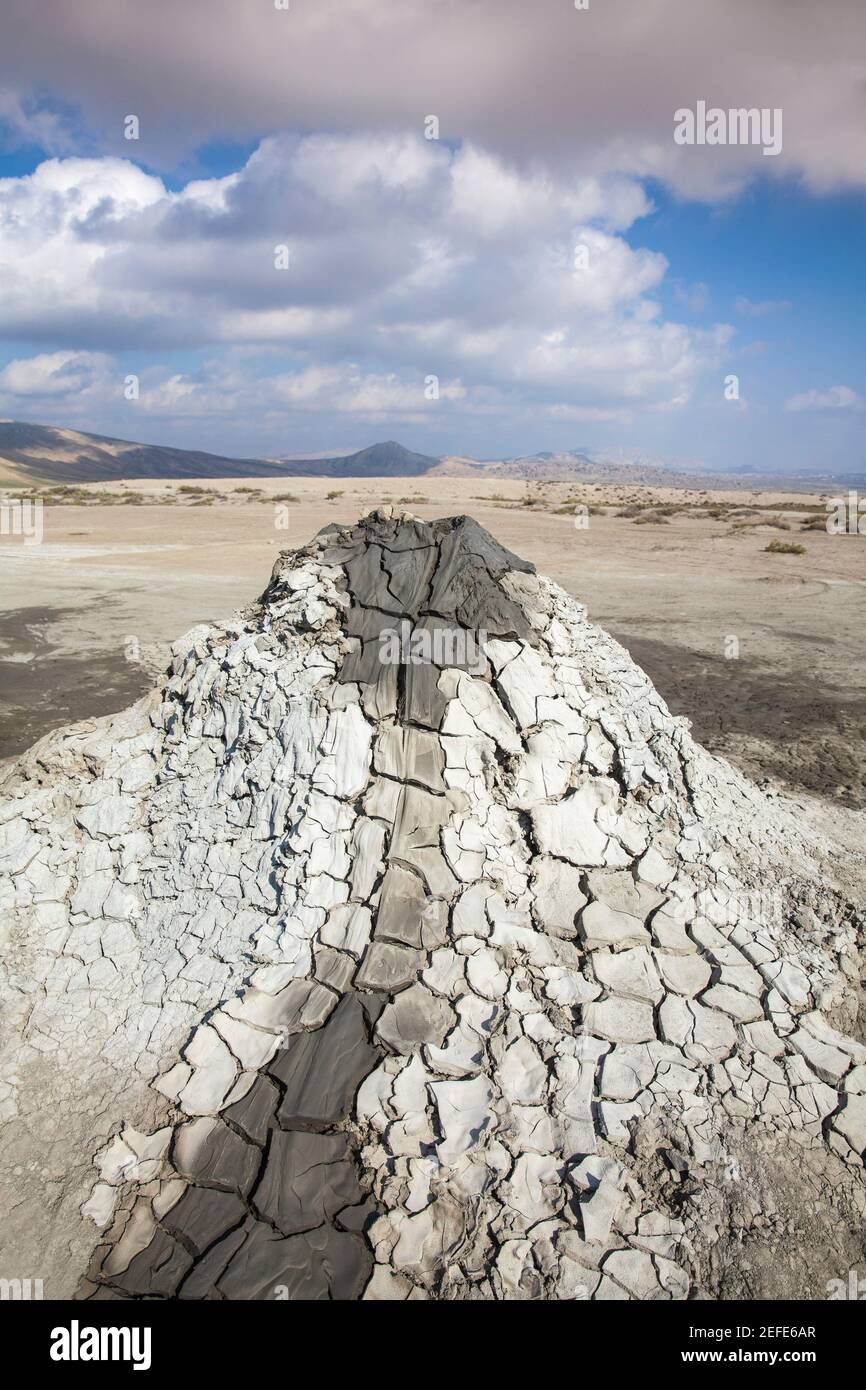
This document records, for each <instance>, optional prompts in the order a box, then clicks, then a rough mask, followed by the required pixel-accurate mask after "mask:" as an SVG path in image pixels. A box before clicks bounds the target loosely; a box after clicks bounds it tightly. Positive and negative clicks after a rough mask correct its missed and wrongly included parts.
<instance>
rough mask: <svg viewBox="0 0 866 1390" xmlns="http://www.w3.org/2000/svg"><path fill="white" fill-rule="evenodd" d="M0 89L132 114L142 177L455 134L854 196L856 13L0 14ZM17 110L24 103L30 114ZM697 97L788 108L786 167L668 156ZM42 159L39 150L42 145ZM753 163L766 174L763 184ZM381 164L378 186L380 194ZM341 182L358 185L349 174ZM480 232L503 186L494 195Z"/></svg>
mask: <svg viewBox="0 0 866 1390" xmlns="http://www.w3.org/2000/svg"><path fill="white" fill-rule="evenodd" d="M4 23H5V28H6V32H7V33H8V34H12V35H14V41H12V42H8V43H7V44H5V45H4V46H3V50H2V51H0V82H4V83H5V85H6V86H7V87H8V90H9V92H10V94H11V97H10V100H13V101H14V102H17V103H18V106H19V108H20V109H21V110H22V111H23V110H25V108H26V110H28V111H29V112H30V115H29V117H27V119H29V120H30V121H32V120H33V113H32V97H33V94H34V93H35V92H37V91H45V90H50V91H52V92H53V93H54V94H56V97H57V99H58V101H59V102H61V103H66V104H68V105H69V106H70V107H71V108H73V109H74V110H75V111H76V112H80V114H81V118H82V119H83V120H84V122H85V123H86V124H87V125H88V127H89V129H90V130H91V131H92V133H93V138H94V140H96V141H98V142H99V144H100V148H102V149H108V150H110V151H111V152H113V153H119V152H121V151H123V150H124V149H125V146H124V143H123V139H122V120H123V115H124V114H125V113H128V112H131V113H135V114H137V115H138V116H139V118H140V121H141V139H142V150H143V151H145V150H146V158H147V159H148V162H150V163H153V162H158V161H159V160H160V159H164V160H165V161H166V162H167V163H173V162H174V161H175V160H176V158H177V156H178V155H183V154H189V153H190V152H191V151H192V150H194V149H195V148H196V147H197V146H199V145H200V144H202V143H203V142H205V141H208V140H213V139H217V138H220V137H222V136H224V134H225V132H226V131H231V132H232V133H233V135H234V136H235V137H236V138H238V139H241V140H254V139H256V138H258V137H260V136H261V135H262V133H264V132H267V131H274V130H279V129H294V130H310V129H318V130H331V131H335V132H340V131H346V130H359V129H366V130H377V129H388V130H390V131H392V132H393V131H399V132H405V131H407V130H409V131H412V132H415V133H418V134H420V133H421V132H422V129H423V123H424V120H425V117H426V116H427V115H428V114H435V115H436V116H438V118H439V121H440V128H441V136H442V139H443V141H446V140H447V141H458V142H459V141H463V140H468V141H470V142H471V143H472V144H474V145H476V146H480V147H483V148H485V149H488V150H495V151H496V152H498V153H499V154H504V155H505V156H506V157H508V158H509V159H516V160H518V161H521V162H523V163H525V164H527V165H528V164H529V163H531V162H532V161H534V160H538V159H543V160H545V161H547V162H553V164H558V165H559V166H560V167H563V168H566V167H568V168H570V169H571V170H572V171H574V170H580V171H582V172H584V173H585V172H587V171H588V170H592V169H603V170H605V171H606V172H610V171H612V170H619V171H620V172H622V173H625V174H638V175H641V176H642V175H651V176H654V177H658V178H661V179H664V180H666V181H668V182H669V183H670V184H671V185H672V186H673V187H675V188H676V189H678V190H679V191H680V192H686V193H696V194H698V195H700V196H706V197H709V198H714V197H719V196H726V195H727V194H728V193H730V192H731V191H733V190H736V189H737V188H738V187H741V186H742V184H743V182H744V181H745V180H747V179H748V178H749V177H751V176H753V175H755V174H756V173H759V174H760V175H762V176H765V177H766V176H769V177H780V176H781V177H789V176H791V175H794V176H802V177H803V178H804V179H805V180H806V181H807V183H808V184H809V185H810V186H811V187H812V188H817V189H822V190H823V189H830V188H843V187H851V186H853V187H860V188H862V187H863V185H864V182H866V90H864V84H863V65H862V54H863V52H864V50H866V7H864V5H863V4H862V0H825V3H824V4H814V3H813V4H808V5H807V4H799V5H797V6H796V14H795V15H792V6H791V0H761V3H760V4H756V3H755V0H725V3H722V0H640V3H636V2H635V0H603V3H601V0H599V3H593V4H592V6H591V8H590V9H589V10H588V11H586V12H580V11H576V10H575V8H574V6H573V5H571V4H570V3H568V0H547V3H542V2H541V0H536V3H535V4H527V2H526V0H473V3H472V4H471V5H470V4H467V3H466V0H437V3H436V4H431V3H429V0H315V3H314V4H313V3H309V4H302V3H294V4H292V6H291V9H290V10H288V11H278V10H276V9H275V7H274V6H273V4H272V3H270V0H261V3H259V4H257V5H251V4H238V2H237V0H184V3H183V4H182V5H179V4H177V0H148V3H147V4H131V3H128V4H118V3H117V0H87V3H86V4H65V5H58V6H54V7H53V8H52V14H51V22H50V24H49V23H46V22H45V19H44V15H43V13H42V11H41V9H40V7H39V6H38V5H33V3H32V0H5V5H4ZM28 98H29V99H30V102H31V105H30V106H29V107H27V100H28ZM698 99H704V100H707V101H708V102H709V103H710V104H711V105H719V106H721V107H723V108H725V109H728V108H732V107H742V106H745V107H759V108H760V107H768V108H782V109H783V111H784V130H785V141H784V149H783V151H782V153H781V155H780V156H779V157H778V158H777V159H774V160H766V159H763V158H762V155H761V151H760V149H759V148H757V147H725V148H720V147H716V148H706V147H704V148H695V147H692V148H684V147H678V146H676V145H675V144H674V141H673V113H674V111H675V110H676V109H677V108H678V107H681V106H683V105H687V106H693V105H694V103H695V102H696V101H697V100H698ZM52 148H53V147H52ZM768 165H771V166H772V168H769V169H768V167H767V166H768ZM389 173H390V170H389V169H388V168H387V167H384V168H383V169H382V171H381V176H382V177H383V179H385V180H387V179H388V177H389ZM345 176H346V179H347V180H348V183H349V185H351V183H352V180H353V178H354V172H353V170H352V169H347V170H346V171H345ZM489 191H490V193H491V195H492V201H491V203H490V205H489V206H488V205H485V208H484V215H485V216H488V215H489V216H491V217H495V216H496V215H497V210H501V209H502V207H503V206H504V207H506V208H507V206H508V204H509V198H510V193H509V189H508V187H507V185H505V184H503V183H501V182H499V183H498V184H497V183H496V182H495V181H493V182H491V184H490V185H489Z"/></svg>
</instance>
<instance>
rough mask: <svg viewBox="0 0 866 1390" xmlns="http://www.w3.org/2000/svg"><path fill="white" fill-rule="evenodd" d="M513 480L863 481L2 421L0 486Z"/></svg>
mask: <svg viewBox="0 0 866 1390" xmlns="http://www.w3.org/2000/svg"><path fill="white" fill-rule="evenodd" d="M437 475H439V476H446V477H455V478H457V477H464V478H469V477H476V478H478V477H482V476H483V477H486V478H512V479H523V480H526V481H536V482H542V481H559V482H574V483H580V482H582V483H626V484H629V483H630V484H634V485H635V486H641V485H642V486H657V487H700V486H704V487H717V488H718V487H723V486H725V484H726V483H728V484H729V485H730V486H731V487H737V488H743V487H745V486H749V487H753V488H758V487H761V486H765V487H766V486H771V485H773V486H776V487H778V486H779V485H780V484H784V486H785V487H787V488H790V489H794V490H801V489H806V488H821V487H826V486H827V485H829V484H834V483H835V484H839V483H846V484H851V485H852V486H853V485H855V484H857V483H858V482H859V483H860V485H862V484H863V482H864V475H863V474H862V473H860V474H858V473H854V472H852V473H846V474H835V475H832V474H819V473H815V474H813V475H808V476H807V475H803V474H799V475H779V474H770V473H767V474H763V473H760V472H757V471H755V470H754V469H743V468H739V469H737V468H732V469H731V470H730V472H727V473H708V472H706V471H704V472H698V471H692V470H687V469H674V468H671V467H669V466H667V465H665V464H663V463H660V462H657V461H656V460H654V459H652V458H650V457H645V456H641V455H637V456H634V455H633V456H631V457H630V458H629V457H624V456H622V455H621V454H619V453H617V454H600V453H594V454H590V453H586V452H583V451H582V450H574V451H564V452H559V453H551V452H549V451H545V452H542V453H537V454H524V455H519V456H517V457H515V458H508V459H485V460H480V459H475V458H471V457H469V456H468V455H460V454H446V455H443V456H441V457H436V456H434V455H432V454H419V453H415V452H414V451H413V450H411V449H406V448H404V446H403V445H402V444H398V443H396V442H395V441H394V440H387V441H385V442H384V443H381V444H371V445H370V446H369V447H368V448H365V449H359V450H357V451H356V452H355V453H350V454H333V455H330V456H328V455H325V456H317V457H312V458H298V457H296V456H295V455H292V454H286V455H281V456H278V457H275V458H266V459H265V458H227V457H225V456H223V455H220V454H210V453H206V452H203V451H201V450H197V449H174V448H171V447H170V446H166V445H162V444H137V443H134V442H132V441H130V440H126V439H113V438H110V437H109V436H106V435H99V434H86V433H83V432H82V431H79V430H69V429H59V428H57V427H55V426H53V425H35V424H28V423H23V422H21V421H16V420H0V481H3V482H6V483H16V482H17V483H19V484H20V483H25V484H27V483H62V482H69V483H83V482H107V481H111V480H119V479H124V480H125V479H129V480H134V479H137V478H167V479H170V478H255V477H326V478H416V477H418V478H420V477H424V476H437Z"/></svg>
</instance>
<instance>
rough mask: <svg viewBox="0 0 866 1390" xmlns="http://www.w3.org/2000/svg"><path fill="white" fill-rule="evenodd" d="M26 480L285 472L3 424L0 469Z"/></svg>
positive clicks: (258, 463)
mask: <svg viewBox="0 0 866 1390" xmlns="http://www.w3.org/2000/svg"><path fill="white" fill-rule="evenodd" d="M4 463H6V464H11V465H12V467H11V468H9V469H7V470H6V471H8V472H9V474H10V475H11V476H14V477H17V478H21V479H22V480H24V481H32V482H52V483H95V482H107V481H109V480H111V479H113V478H260V477H265V476H268V477H279V476H281V475H282V473H283V469H282V468H281V467H280V466H279V465H278V464H275V463H273V462H270V461H268V460H266V459H233V458H225V457H223V456H222V455H220V454H206V453H202V452H200V451H199V450H197V449H172V448H170V447H166V446H165V445H161V444H133V443H131V442H130V441H129V440H128V439H112V438H110V437H109V436H108V435H102V434H83V433H81V432H80V431H78V430H64V429H56V428H55V427H54V426H53V425H29V424H22V423H21V422H20V421H17V420H0V468H2V465H3V464H4Z"/></svg>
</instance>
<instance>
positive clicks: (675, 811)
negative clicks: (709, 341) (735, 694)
mask: <svg viewBox="0 0 866 1390" xmlns="http://www.w3.org/2000/svg"><path fill="white" fill-rule="evenodd" d="M405 624H409V625H410V627H411V630H412V634H413V638H414V637H415V635H416V634H427V635H428V638H429V640H427V642H426V645H425V644H424V643H413V649H414V650H416V651H417V650H424V651H426V652H427V653H430V654H432V658H433V659H430V660H423V661H420V662H419V661H415V660H407V659H405V653H404V651H403V646H402V644H400V643H397V644H396V651H397V656H396V659H389V658H388V657H387V656H386V655H385V653H386V652H388V651H393V650H394V645H395V644H389V643H388V642H387V641H386V642H383V640H382V639H383V634H387V633H393V632H394V631H398V632H400V631H403V630H404V625H405ZM436 634H440V635H441V637H442V640H441V641H437V640H434V639H435V636H436ZM460 634H463V635H464V636H465V638H466V640H465V641H464V642H462V643H461V642H460V641H456V640H455V635H458V636H459V635H460ZM470 639H471V640H470ZM478 646H480V652H481V657H482V659H481V660H480V661H479V651H478V650H477V647H478ZM174 650H175V656H174V663H173V666H172V667H171V669H170V671H169V673H168V674H167V676H166V677H165V679H164V681H163V682H162V683H161V684H160V685H159V687H158V688H157V689H156V690H155V691H154V692H153V693H152V695H151V696H149V697H147V698H145V699H144V700H142V701H140V702H139V703H138V704H137V705H135V706H134V707H132V708H131V709H129V710H127V711H125V712H124V713H122V714H119V715H116V716H113V717H110V718H107V719H103V720H99V721H89V722H87V723H85V724H79V725H76V726H74V727H72V728H69V729H67V730H63V731H60V732H58V733H55V734H52V735H50V736H49V737H48V738H47V739H44V740H43V741H42V742H41V743H39V744H37V745H36V746H35V747H34V748H33V749H31V751H30V752H29V753H28V754H27V755H25V756H24V757H23V758H21V759H20V760H19V761H18V762H17V763H16V764H14V765H13V766H12V767H11V768H10V769H9V770H8V771H7V773H6V776H5V780H4V783H3V786H2V792H3V797H4V801H3V809H2V826H0V835H2V839H0V873H2V880H0V902H2V908H3V920H4V947H3V978H2V984H0V996H2V1014H3V1038H2V1053H0V1121H2V1144H3V1152H4V1161H3V1166H4V1172H5V1173H6V1174H7V1181H6V1185H5V1189H4V1193H3V1199H2V1201H3V1208H4V1216H3V1230H4V1238H3V1240H4V1249H3V1252H2V1256H0V1275H2V1276H4V1277H5V1276H8V1277H10V1278H11V1277H13V1276H18V1277H20V1275H21V1273H22V1272H33V1271H38V1272H39V1273H40V1275H42V1276H43V1277H44V1280H45V1292H46V1296H47V1297H65V1296H69V1295H72V1294H75V1295H76V1296H78V1297H79V1298H82V1299H88V1298H98V1299H106V1298H109V1299H110V1298H128V1297H134V1298H135V1297H157V1298H181V1299H214V1298H216V1299H219V1298H224V1299H281V1298H288V1299H300V1298H334V1299H356V1298H373V1299H407V1298H409V1299H418V1298H444V1299H466V1298H482V1299H515V1298H519V1299H605V1300H610V1299H620V1300H629V1299H639V1300H643V1299H683V1298H687V1297H695V1296H697V1297H711V1298H738V1297H756V1298H785V1297H825V1296H826V1292H825V1291H826V1289H827V1287H828V1284H829V1282H830V1281H832V1280H838V1279H839V1278H840V1277H844V1276H845V1273H846V1271H847V1270H849V1269H850V1268H851V1267H852V1266H854V1265H855V1264H856V1263H857V1262H858V1261H859V1260H862V1258H863V1237H862V1235H861V1234H857V1232H858V1230H859V1231H861V1232H862V1229H863V1216H864V1212H866V1185H864V1173H863V1150H864V1148H866V1047H864V1046H863V1044H862V1042H861V1041H860V1040H859V1037H858V1035H859V1031H860V1028H861V1024H860V1022H859V1021H858V1013H857V987H858V982H859V976H860V973H861V970H862V965H863V961H862V942H863V928H864V925H866V917H864V913H863V910H862V903H863V900H864V895H863V889H864V885H866V865H864V861H863V859H862V857H861V859H860V860H858V861H857V862H856V863H854V864H852V863H851V856H850V853H849V854H848V856H847V857H845V856H843V854H842V852H841V851H840V850H839V849H838V848H837V847H836V846H835V845H834V844H833V843H832V842H831V841H830V840H829V839H824V840H822V839H819V838H817V837H816V836H815V835H814V834H807V833H806V832H805V831H804V830H803V829H802V828H801V826H800V825H799V824H798V821H797V819H796V815H795V814H794V812H793V810H792V809H791V808H790V807H789V806H788V805H787V803H786V802H785V801H784V800H783V799H782V798H781V797H773V796H768V795H766V794H765V793H764V792H762V791H760V790H758V789H757V788H756V787H754V786H753V785H751V784H750V783H749V782H747V781H746V780H745V779H744V778H743V777H742V776H741V775H739V774H738V773H737V772H736V771H734V770H733V769H732V768H731V767H730V766H729V765H728V764H727V763H725V762H723V761H721V760H720V759H717V758H714V757H711V756H710V755H709V754H707V753H706V752H705V751H704V750H703V749H702V748H700V747H699V746H698V745H697V744H695V742H694V741H693V739H692V738H691V736H690V733H689V729H688V724H687V721H685V720H683V719H678V718H673V717H672V716H671V715H670V713H669V711H668V710H667V708H666V706H665V705H664V703H663V701H662V700H661V698H660V697H659V695H658V694H657V693H656V691H655V690H654V688H653V686H652V685H651V683H650V681H649V680H648V678H647V677H646V676H645V675H644V674H643V672H642V671H641V670H640V669H639V668H638V667H637V666H635V665H634V663H633V662H632V661H631V659H630V658H629V656H628V654H627V653H626V652H625V651H624V650H623V648H622V647H620V646H619V645H618V644H617V643H616V642H615V641H613V640H612V639H611V638H610V637H609V636H607V634H606V633H604V632H603V631H601V630H600V629H599V628H597V627H595V626H593V625H592V624H591V623H590V622H589V621H588V620H587V617H586V614H585V611H584V609H583V608H582V606H581V605H580V604H578V603H576V602H575V601H574V600H573V599H572V598H570V597H569V596H568V595H567V594H566V593H565V592H563V590H561V589H559V588H558V587H557V586H556V585H555V584H553V583H551V582H549V581H548V580H546V579H544V578H542V577H540V576H538V575H536V573H535V572H534V570H533V569H532V567H531V566H530V565H528V564H526V563H525V562H523V561H521V560H520V559H518V558H517V557H516V556H514V555H512V554H510V553H509V552H508V551H506V550H504V549H503V548H502V547H501V546H500V545H499V544H498V543H497V541H496V540H494V538H493V537H492V536H490V535H489V534H488V533H487V532H485V531H483V530H482V529H481V528H480V527H479V526H478V525H476V523H475V522H473V521H472V520H471V519H469V518H466V517H458V518H448V519H445V520H441V521H437V522H434V523H432V524H428V523H425V522H421V521H418V520H417V519H415V518H412V517H410V516H396V515H392V514H391V513H390V512H387V511H385V512H376V513H373V514H372V515H370V516H368V517H366V518H364V519H363V520H361V521H360V522H359V523H358V524H357V525H356V526H354V527H349V528H341V527H337V526H330V527H328V528H326V530H324V531H323V532H321V533H320V534H319V535H318V536H316V537H315V539H314V540H313V541H311V542H310V544H308V545H306V546H304V547H302V548H301V549H299V550H296V551H292V552H285V553H284V554H282V555H281V556H280V559H279V561H278V562H277V565H276V567H275V569H274V572H273V576H272V578H271V582H270V584H269V586H268V588H267V590H266V591H265V593H264V595H263V596H262V598H261V599H260V601H259V602H258V603H257V604H255V605H253V606H252V607H251V608H250V609H249V610H247V611H246V612H244V613H242V614H241V615H240V616H239V617H238V618H237V619H236V620H234V621H231V622H227V623H224V624H222V625H219V626H214V627H200V628H196V629H194V630H193V631H192V632H190V633H189V634H187V636H186V637H185V638H184V639H182V640H181V641H180V642H179V643H177V644H176V647H175V649H174ZM443 651H446V652H448V653H449V654H450V655H449V659H448V664H443V665H441V666H440V665H437V664H436V661H435V658H436V654H437V653H441V652H443ZM461 652H466V653H468V658H467V660H466V661H464V662H461V661H460V659H459V658H460V655H461Z"/></svg>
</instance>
